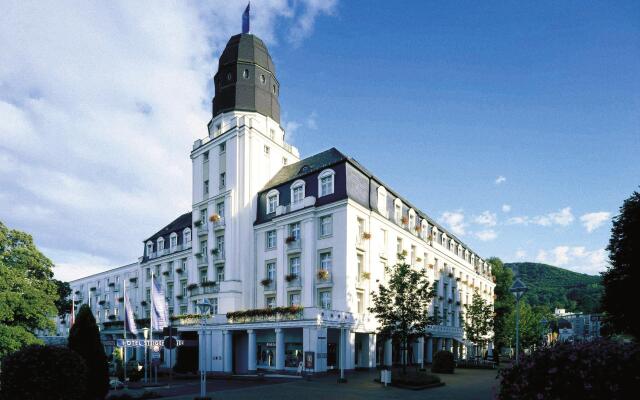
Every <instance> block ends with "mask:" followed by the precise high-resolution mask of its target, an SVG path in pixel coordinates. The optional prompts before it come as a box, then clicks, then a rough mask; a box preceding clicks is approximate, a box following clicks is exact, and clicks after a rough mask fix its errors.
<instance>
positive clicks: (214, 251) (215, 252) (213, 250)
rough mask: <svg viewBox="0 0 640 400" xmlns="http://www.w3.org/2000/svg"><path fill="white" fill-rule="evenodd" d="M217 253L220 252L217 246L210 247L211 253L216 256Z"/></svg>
mask: <svg viewBox="0 0 640 400" xmlns="http://www.w3.org/2000/svg"><path fill="white" fill-rule="evenodd" d="M218 254H220V249H218V248H215V249H211V255H213V256H217V255H218Z"/></svg>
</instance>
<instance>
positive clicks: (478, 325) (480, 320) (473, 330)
mask: <svg viewBox="0 0 640 400" xmlns="http://www.w3.org/2000/svg"><path fill="white" fill-rule="evenodd" d="M465 308H466V315H467V318H466V320H465V322H464V330H465V333H466V335H467V340H469V341H471V342H473V343H475V344H476V345H482V344H484V343H485V342H486V341H487V340H489V339H491V333H492V330H493V307H492V306H491V304H489V303H488V302H487V301H486V300H485V299H483V298H482V296H481V295H480V293H478V290H477V289H476V290H475V291H474V292H473V296H472V297H471V304H467V305H466V306H465Z"/></svg>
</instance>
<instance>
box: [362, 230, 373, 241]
mask: <svg viewBox="0 0 640 400" xmlns="http://www.w3.org/2000/svg"><path fill="white" fill-rule="evenodd" d="M362 238H363V239H364V240H369V239H371V234H370V233H369V232H362Z"/></svg>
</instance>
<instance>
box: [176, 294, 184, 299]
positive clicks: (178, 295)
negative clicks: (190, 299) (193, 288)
mask: <svg viewBox="0 0 640 400" xmlns="http://www.w3.org/2000/svg"><path fill="white" fill-rule="evenodd" d="M183 298H184V296H183V295H181V294H177V295H176V299H178V300H182V299H183Z"/></svg>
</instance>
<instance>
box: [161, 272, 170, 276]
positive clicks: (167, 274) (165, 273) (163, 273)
mask: <svg viewBox="0 0 640 400" xmlns="http://www.w3.org/2000/svg"><path fill="white" fill-rule="evenodd" d="M169 274H170V272H169V271H162V275H164V276H169Z"/></svg>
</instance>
